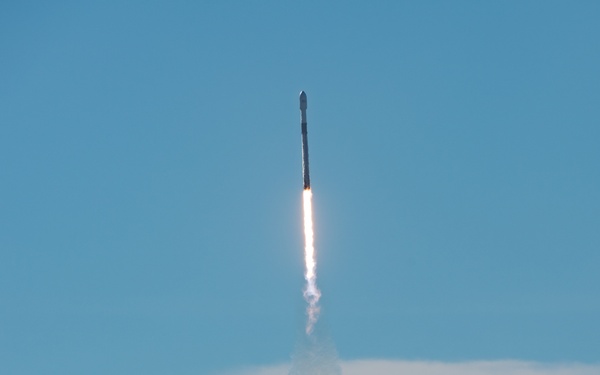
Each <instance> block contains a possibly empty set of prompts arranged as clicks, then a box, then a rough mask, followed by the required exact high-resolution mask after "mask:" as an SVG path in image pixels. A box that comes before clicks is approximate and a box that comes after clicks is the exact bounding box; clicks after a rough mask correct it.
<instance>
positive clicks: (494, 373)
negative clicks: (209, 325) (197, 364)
mask: <svg viewBox="0 0 600 375" xmlns="http://www.w3.org/2000/svg"><path fill="white" fill-rule="evenodd" d="M340 366H341V368H342V374H343V375H403V374H406V375H600V364H598V365H585V364H578V363H553V364H544V363H537V362H523V361H475V362H431V361H392V360H377V359H368V360H355V361H340ZM289 369H290V366H289V365H274V366H265V367H254V368H246V369H243V370H238V371H232V372H227V373H221V375H288V371H289ZM307 375H308V374H307ZM311 375H312V374H311Z"/></svg>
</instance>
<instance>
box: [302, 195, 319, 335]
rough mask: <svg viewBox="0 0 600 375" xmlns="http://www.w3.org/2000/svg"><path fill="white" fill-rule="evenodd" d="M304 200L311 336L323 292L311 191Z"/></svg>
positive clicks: (307, 310) (305, 251)
mask: <svg viewBox="0 0 600 375" xmlns="http://www.w3.org/2000/svg"><path fill="white" fill-rule="evenodd" d="M302 198H303V203H304V263H305V265H306V272H305V274H304V278H305V279H306V288H305V289H304V299H305V300H306V302H307V303H308V306H307V308H306V314H307V315H308V320H307V322H306V334H307V335H310V334H311V333H312V331H313V328H314V326H315V324H316V323H317V320H318V318H319V312H320V307H319V299H320V298H321V292H320V291H319V288H317V261H316V258H315V245H314V232H313V221H312V192H311V190H310V189H305V190H304V194H303V197H302Z"/></svg>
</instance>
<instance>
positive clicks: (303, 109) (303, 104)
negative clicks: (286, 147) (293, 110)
mask: <svg viewBox="0 0 600 375" xmlns="http://www.w3.org/2000/svg"><path fill="white" fill-rule="evenodd" d="M306 107H307V105H306V93H305V92H304V91H300V115H301V122H300V126H301V128H302V179H303V180H304V190H310V173H309V171H308V130H307V129H306Z"/></svg>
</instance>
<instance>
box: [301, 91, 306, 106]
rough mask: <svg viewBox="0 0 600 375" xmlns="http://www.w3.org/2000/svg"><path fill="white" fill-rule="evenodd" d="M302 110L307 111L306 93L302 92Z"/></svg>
mask: <svg viewBox="0 0 600 375" xmlns="http://www.w3.org/2000/svg"><path fill="white" fill-rule="evenodd" d="M300 109H306V93H305V92H304V91H300Z"/></svg>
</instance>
